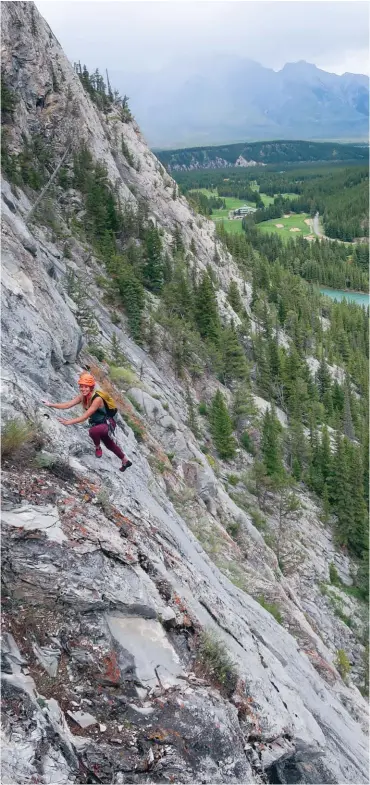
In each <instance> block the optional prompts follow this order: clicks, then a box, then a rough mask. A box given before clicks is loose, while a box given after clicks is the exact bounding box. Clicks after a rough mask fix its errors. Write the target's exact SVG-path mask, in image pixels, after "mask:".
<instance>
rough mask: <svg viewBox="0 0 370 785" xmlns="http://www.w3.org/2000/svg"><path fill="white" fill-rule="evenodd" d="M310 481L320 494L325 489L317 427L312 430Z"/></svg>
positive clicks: (314, 489) (313, 488) (311, 485)
mask: <svg viewBox="0 0 370 785" xmlns="http://www.w3.org/2000/svg"><path fill="white" fill-rule="evenodd" d="M308 483H309V485H310V487H311V488H312V490H313V491H315V492H316V493H318V494H320V493H321V492H322V489H323V484H324V480H323V476H322V463H321V449H320V440H319V435H318V431H317V429H316V427H312V426H311V430H310V463H309V467H308Z"/></svg>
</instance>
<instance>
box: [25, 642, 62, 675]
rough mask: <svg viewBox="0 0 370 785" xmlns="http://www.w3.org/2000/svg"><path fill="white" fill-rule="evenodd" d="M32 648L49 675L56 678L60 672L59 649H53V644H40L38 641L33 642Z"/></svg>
mask: <svg viewBox="0 0 370 785" xmlns="http://www.w3.org/2000/svg"><path fill="white" fill-rule="evenodd" d="M32 648H33V652H34V655H35V657H36V658H37V659H38V661H39V663H40V665H42V667H43V668H44V670H46V672H47V673H48V674H49V676H51V677H52V678H55V677H56V675H57V673H58V665H59V658H60V651H59V649H52V648H51V646H38V644H37V643H33V645H32Z"/></svg>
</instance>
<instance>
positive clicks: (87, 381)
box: [78, 373, 96, 387]
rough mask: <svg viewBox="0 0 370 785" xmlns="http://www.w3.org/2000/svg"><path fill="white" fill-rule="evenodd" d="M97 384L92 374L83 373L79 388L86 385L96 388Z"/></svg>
mask: <svg viewBox="0 0 370 785" xmlns="http://www.w3.org/2000/svg"><path fill="white" fill-rule="evenodd" d="M95 384H96V382H95V379H94V377H93V376H92V375H91V373H82V374H81V376H80V378H79V380H78V385H79V387H81V385H83V386H85V385H86V387H95Z"/></svg>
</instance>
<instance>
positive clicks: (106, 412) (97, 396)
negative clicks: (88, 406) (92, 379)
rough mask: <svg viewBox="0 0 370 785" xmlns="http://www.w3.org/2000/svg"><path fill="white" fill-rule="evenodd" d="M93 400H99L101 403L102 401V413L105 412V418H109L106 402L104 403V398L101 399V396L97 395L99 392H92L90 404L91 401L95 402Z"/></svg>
mask: <svg viewBox="0 0 370 785" xmlns="http://www.w3.org/2000/svg"><path fill="white" fill-rule="evenodd" d="M95 398H100V400H101V401H103V403H104V411H105V416H106V417H108V416H109V409H108V408H107V404H106V402H105V400H104V398H102V396H101V395H99V391H98V392H94V395H93V396H92V398H91V403H92V402H93V401H95Z"/></svg>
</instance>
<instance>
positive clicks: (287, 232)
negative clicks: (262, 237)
mask: <svg viewBox="0 0 370 785" xmlns="http://www.w3.org/2000/svg"><path fill="white" fill-rule="evenodd" d="M307 218H309V215H308V213H299V214H297V215H290V216H289V218H272V219H271V220H270V221H263V223H260V224H256V226H257V228H258V229H259V230H260V231H261V232H268V233H270V234H271V232H273V233H275V234H279V235H280V237H282V238H283V240H289V239H291V238H292V237H306V236H307V235H309V234H312V231H311V229H310V227H309V226H308V225H307V224H306V223H305V220H306V219H307ZM276 224H279V226H277V225H276ZM292 229H299V232H293V231H291V230H292Z"/></svg>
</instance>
